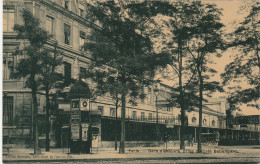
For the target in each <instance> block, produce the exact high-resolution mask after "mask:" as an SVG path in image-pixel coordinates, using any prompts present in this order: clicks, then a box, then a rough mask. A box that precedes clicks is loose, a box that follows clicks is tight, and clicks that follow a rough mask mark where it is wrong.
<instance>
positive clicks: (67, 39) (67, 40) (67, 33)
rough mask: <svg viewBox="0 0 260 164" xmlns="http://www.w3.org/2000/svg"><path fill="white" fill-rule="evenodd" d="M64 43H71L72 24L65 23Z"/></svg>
mask: <svg viewBox="0 0 260 164" xmlns="http://www.w3.org/2000/svg"><path fill="white" fill-rule="evenodd" d="M64 43H65V44H68V45H69V44H70V25H67V24H64Z"/></svg>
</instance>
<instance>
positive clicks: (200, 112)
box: [198, 68, 203, 153]
mask: <svg viewBox="0 0 260 164" xmlns="http://www.w3.org/2000/svg"><path fill="white" fill-rule="evenodd" d="M198 74H199V81H200V86H199V128H198V153H201V152H202V147H201V130H202V100H203V78H202V75H201V71H199V68H198Z"/></svg>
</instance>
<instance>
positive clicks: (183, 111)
mask: <svg viewBox="0 0 260 164" xmlns="http://www.w3.org/2000/svg"><path fill="white" fill-rule="evenodd" d="M178 49H179V50H178V51H179V57H178V59H179V90H180V91H179V93H180V102H179V104H180V107H181V130H180V132H181V134H180V141H181V142H180V149H185V143H184V141H185V124H184V123H185V109H184V105H183V104H184V103H185V102H183V86H182V46H181V43H180V41H179V47H178Z"/></svg>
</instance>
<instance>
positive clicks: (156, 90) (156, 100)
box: [154, 80, 160, 145]
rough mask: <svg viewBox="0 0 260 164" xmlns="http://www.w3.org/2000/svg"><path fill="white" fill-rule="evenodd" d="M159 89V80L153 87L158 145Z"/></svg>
mask: <svg viewBox="0 0 260 164" xmlns="http://www.w3.org/2000/svg"><path fill="white" fill-rule="evenodd" d="M159 91H160V80H157V81H156V84H155V87H154V94H155V109H156V139H157V142H158V145H159V113H158V107H157V106H158V105H157V103H158V96H159Z"/></svg>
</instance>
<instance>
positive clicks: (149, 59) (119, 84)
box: [86, 1, 167, 153]
mask: <svg viewBox="0 0 260 164" xmlns="http://www.w3.org/2000/svg"><path fill="white" fill-rule="evenodd" d="M152 4H153V3H152V2H149V3H148V1H142V2H138V1H129V2H123V1H119V2H115V1H104V2H100V1H97V2H93V3H92V4H90V3H89V4H88V12H89V13H88V15H89V16H90V18H89V21H92V22H93V23H94V24H95V23H96V25H97V26H92V32H91V33H90V36H89V38H90V40H91V41H89V42H88V43H87V44H86V49H87V50H88V51H89V52H90V54H91V57H92V61H93V62H91V64H90V67H89V69H88V70H89V72H88V76H89V77H90V78H91V79H92V80H93V82H95V83H96V88H97V90H98V92H99V93H100V95H103V94H105V93H111V94H112V95H114V96H116V97H117V96H118V94H119V95H121V103H122V112H121V115H122V116H121V118H122V124H121V125H122V127H121V142H120V149H119V152H120V153H124V143H123V142H124V134H123V133H124V128H125V127H124V117H125V115H124V111H125V101H126V100H125V98H126V96H127V97H128V102H129V103H131V104H132V105H136V103H137V101H136V100H137V99H139V98H144V94H143V92H142V89H143V87H144V85H148V84H151V83H152V81H153V77H154V75H155V70H156V69H157V68H158V67H161V66H165V64H166V63H167V60H166V59H167V55H162V54H156V53H155V52H154V50H153V44H152V42H151V40H150V37H149V33H148V32H147V30H146V29H147V28H148V27H149V24H150V23H151V20H152V19H150V18H151V17H152V16H153V15H154V14H155V13H154V10H151V9H152V8H153V7H151V5H152ZM139 9H142V10H139Z"/></svg>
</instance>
